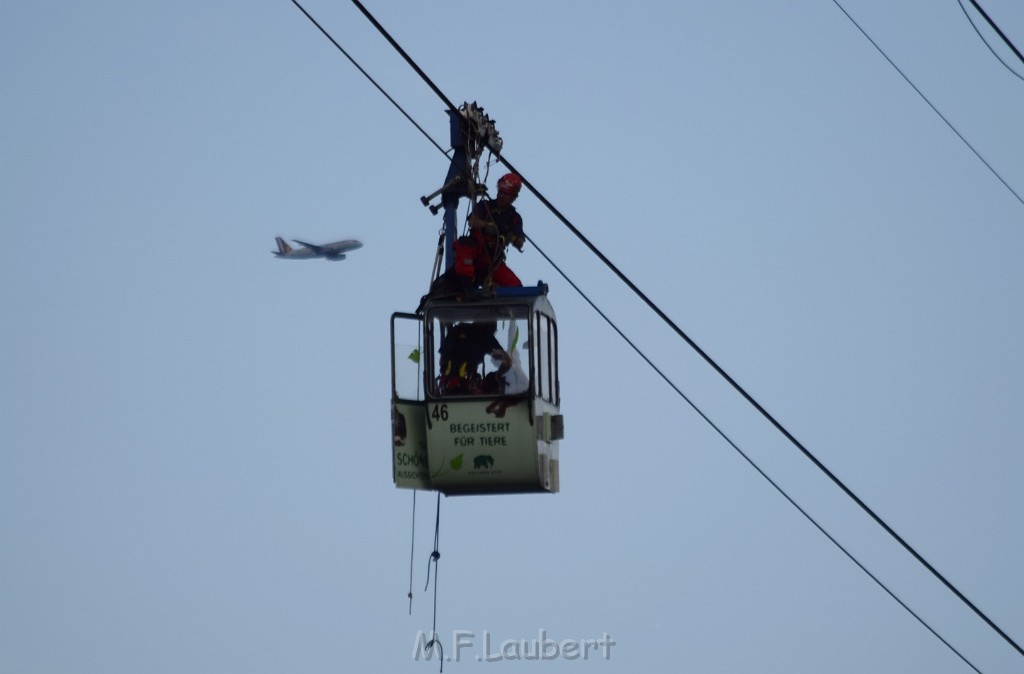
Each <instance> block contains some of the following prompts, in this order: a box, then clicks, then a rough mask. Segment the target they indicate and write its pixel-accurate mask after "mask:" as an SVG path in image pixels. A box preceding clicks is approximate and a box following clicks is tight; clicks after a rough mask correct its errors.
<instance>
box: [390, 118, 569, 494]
mask: <svg viewBox="0 0 1024 674" xmlns="http://www.w3.org/2000/svg"><path fill="white" fill-rule="evenodd" d="M449 117H450V121H451V138H452V148H453V150H454V153H453V157H452V162H451V167H450V169H449V172H448V176H447V177H446V179H445V183H444V187H442V188H441V189H439V190H437V191H436V192H434V193H433V194H432V195H430V196H429V197H423V198H422V199H421V201H422V202H423V205H424V206H427V207H429V208H430V210H431V212H432V213H435V214H436V213H437V212H438V211H439V210H440V209H439V208H438V207H433V206H430V205H429V202H430V200H431V199H433V198H434V197H435V196H437V195H441V206H442V207H443V208H444V230H443V235H444V238H445V240H446V244H447V245H446V246H445V248H444V251H445V253H446V258H447V268H448V270H449V272H451V271H452V267H453V265H454V254H453V245H452V244H453V241H454V238H455V229H456V227H455V219H456V213H457V209H458V202H459V199H460V198H462V197H468V198H470V200H471V201H472V202H473V204H474V205H475V200H476V195H477V194H478V193H479V192H480V191H485V190H486V187H485V186H484V185H481V184H479V183H478V182H477V180H476V178H477V177H478V173H479V171H478V165H479V157H480V154H481V153H482V151H483V150H484V149H489V150H490V151H491V152H492V153H495V154H496V153H498V152H500V150H501V139H500V138H499V137H498V134H497V131H496V130H495V129H494V123H493V122H492V121H491V120H490V119H489V118H487V116H486V115H484V114H483V109H482V108H479V107H477V105H476V104H475V103H474V104H465V105H463V106H462V107H461V108H460V109H459V110H457V111H455V110H452V111H449ZM500 191H501V185H500V184H499V192H500ZM440 250H441V248H440V246H439V253H438V261H437V263H435V281H437V278H436V277H437V274H438V273H439V270H440V254H441V253H440ZM517 283H518V281H517ZM463 290H464V291H465V292H459V293H450V292H446V293H430V294H428V295H427V296H426V297H425V298H424V299H423V301H422V302H421V305H420V307H419V309H417V311H416V313H401V312H400V313H395V314H392V317H391V364H392V367H391V384H392V386H391V388H392V399H391V418H392V430H393V439H392V467H393V478H394V483H395V486H396V487H398V488H402V489H423V490H434V491H439V492H441V493H444V494H445V495H455V494H466V495H468V494H501V493H505V494H507V493H524V492H551V493H555V492H558V489H559V469H558V441H559V440H561V439H562V436H563V423H562V415H561V414H560V412H559V403H560V401H559V395H560V394H559V384H558V329H557V324H556V322H555V313H554V310H553V309H552V307H551V304H550V302H549V301H548V296H547V294H548V288H547V286H546V285H545V284H544V283H541V282H539V283H538V284H537V285H536V286H532V287H522V286H516V287H494V286H493V285H492V284H490V283H489V282H485V283H484V284H483V287H482V288H475V287H474V288H464V289H463Z"/></svg>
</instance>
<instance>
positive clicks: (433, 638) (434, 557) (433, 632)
mask: <svg viewBox="0 0 1024 674" xmlns="http://www.w3.org/2000/svg"><path fill="white" fill-rule="evenodd" d="M440 535H441V492H438V493H437V515H436V517H435V519H434V551H433V552H432V553H430V559H429V560H427V584H426V585H425V586H423V591H424V592H426V591H427V588H428V587H430V567H431V566H433V567H434V624H433V625H432V626H431V628H430V641H429V642H427V646H426V652H427V653H429V652H430V649H432V648H434V647H435V646H436V647H437V650H438V652H439V653H440V654H441V657H440V658H438V659H439V660H440V661H441V671H442V672H444V647H443V646H441V641H440V640H439V639H438V638H437V562H438V560H440V559H441V553H440V552H439V551H438V549H437V548H438V540H439V538H440Z"/></svg>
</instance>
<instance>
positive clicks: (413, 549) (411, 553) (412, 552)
mask: <svg viewBox="0 0 1024 674" xmlns="http://www.w3.org/2000/svg"><path fill="white" fill-rule="evenodd" d="M415 554H416V490H415V489H413V490H412V542H411V543H410V544H409V615H412V564H413V560H414V556H415Z"/></svg>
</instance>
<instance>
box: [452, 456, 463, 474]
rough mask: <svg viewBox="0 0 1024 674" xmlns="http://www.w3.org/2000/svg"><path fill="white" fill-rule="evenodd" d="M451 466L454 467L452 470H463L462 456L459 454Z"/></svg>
mask: <svg viewBox="0 0 1024 674" xmlns="http://www.w3.org/2000/svg"><path fill="white" fill-rule="evenodd" d="M449 465H450V466H451V467H452V470H458V469H459V468H462V454H459V455H458V456H456V457H455V458H454V459H452V460H451V463H450V464H449Z"/></svg>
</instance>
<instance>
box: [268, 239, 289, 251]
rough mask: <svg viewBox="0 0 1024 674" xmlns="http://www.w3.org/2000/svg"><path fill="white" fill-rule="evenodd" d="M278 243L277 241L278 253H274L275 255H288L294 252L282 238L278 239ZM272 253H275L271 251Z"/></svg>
mask: <svg viewBox="0 0 1024 674" xmlns="http://www.w3.org/2000/svg"><path fill="white" fill-rule="evenodd" d="M276 241H277V252H275V253H274V254H275V255H287V254H288V253H290V252H292V247H291V246H289V245H288V243H287V242H286V241H285V240H284V239H282V238H281V237H277V238H276ZM271 252H273V251H271Z"/></svg>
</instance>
